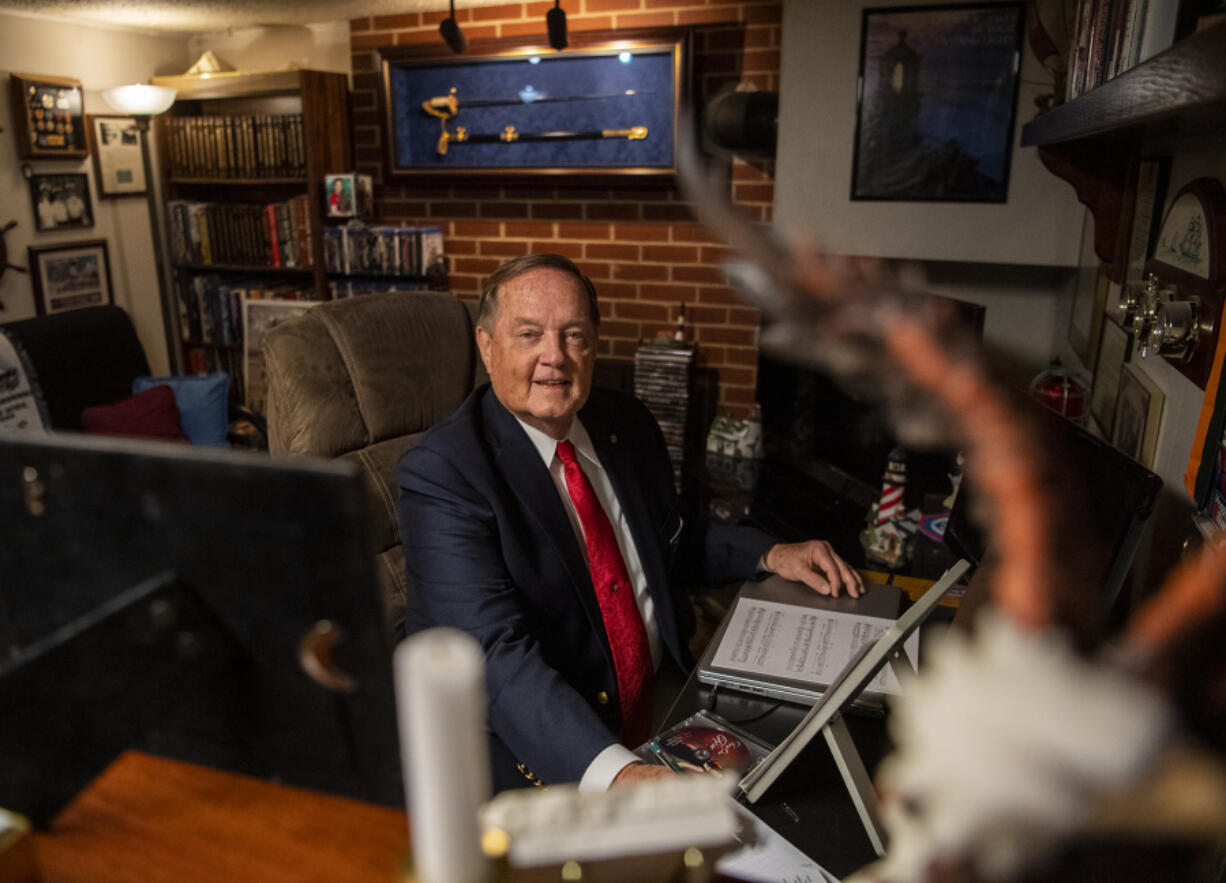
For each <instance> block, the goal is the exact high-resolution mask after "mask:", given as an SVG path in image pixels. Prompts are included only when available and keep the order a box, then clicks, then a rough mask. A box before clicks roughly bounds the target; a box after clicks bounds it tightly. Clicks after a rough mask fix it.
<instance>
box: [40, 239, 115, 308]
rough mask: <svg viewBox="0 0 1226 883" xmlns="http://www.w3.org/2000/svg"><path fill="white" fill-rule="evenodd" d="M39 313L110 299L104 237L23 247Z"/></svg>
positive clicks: (94, 305) (99, 302) (108, 301)
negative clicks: (26, 255)
mask: <svg viewBox="0 0 1226 883" xmlns="http://www.w3.org/2000/svg"><path fill="white" fill-rule="evenodd" d="M26 251H27V254H28V257H29V264H30V277H31V278H32V279H33V280H34V307H35V309H36V310H37V312H38V315H40V316H50V315H54V314H55V313H65V312H68V311H69V310H79V309H81V308H82V307H96V306H102V305H105V304H109V303H113V302H114V300H115V297H114V290H113V289H112V288H111V264H110V261H109V260H108V258H107V253H106V240H105V239H91V240H86V241H83V242H66V243H62V244H59V245H31V246H29V248H27V249H26Z"/></svg>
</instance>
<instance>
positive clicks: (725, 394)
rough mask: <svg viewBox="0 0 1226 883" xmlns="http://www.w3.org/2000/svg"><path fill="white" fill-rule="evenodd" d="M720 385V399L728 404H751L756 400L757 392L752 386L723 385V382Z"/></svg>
mask: <svg viewBox="0 0 1226 883" xmlns="http://www.w3.org/2000/svg"><path fill="white" fill-rule="evenodd" d="M720 386H721V390H720V392H721V395H720V401H721V402H726V403H727V404H729V405H752V404H753V403H754V402H756V401H757V400H758V398H757V393H756V391H755V390H754V388H753V387H752V386H723V384H720ZM741 413H742V414H743V413H744V412H741Z"/></svg>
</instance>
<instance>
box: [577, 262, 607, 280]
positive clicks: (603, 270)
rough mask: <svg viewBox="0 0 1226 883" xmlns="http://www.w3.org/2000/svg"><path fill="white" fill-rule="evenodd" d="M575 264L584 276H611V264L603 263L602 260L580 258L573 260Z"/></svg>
mask: <svg viewBox="0 0 1226 883" xmlns="http://www.w3.org/2000/svg"><path fill="white" fill-rule="evenodd" d="M575 266H577V267H578V268H579V272H581V273H582V274H583V275H584V276H587V277H588V278H589V279H612V278H613V276H612V273H611V272H610V271H611V270H612V269H613V265H612V264H607V263H604V262H603V261H583V260H580V261H575Z"/></svg>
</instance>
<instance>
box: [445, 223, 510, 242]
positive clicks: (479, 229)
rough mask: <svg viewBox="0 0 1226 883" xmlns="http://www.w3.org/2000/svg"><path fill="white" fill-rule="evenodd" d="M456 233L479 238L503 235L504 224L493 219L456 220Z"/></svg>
mask: <svg viewBox="0 0 1226 883" xmlns="http://www.w3.org/2000/svg"><path fill="white" fill-rule="evenodd" d="M455 235H456V236H475V237H477V238H486V237H490V236H501V235H502V225H501V224H498V223H494V222H492V221H456V224H455Z"/></svg>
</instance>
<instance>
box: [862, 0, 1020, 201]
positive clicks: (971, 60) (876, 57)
mask: <svg viewBox="0 0 1226 883" xmlns="http://www.w3.org/2000/svg"><path fill="white" fill-rule="evenodd" d="M1024 25H1025V10H1024V8H1023V4H1021V3H980V4H969V5H967V4H959V5H955V4H942V5H932V6H897V7H881V8H872V9H865V10H863V13H862V17H861V28H860V67H859V76H858V79H857V86H856V88H857V102H856V136H855V152H854V156H853V160H852V174H851V199H852V200H878V201H882V200H888V201H896V202H1005V201H1006V200H1007V198H1008V193H1009V170H1010V165H1011V162H1012V154H1013V127H1014V122H1015V118H1016V115H1017V95H1018V85H1019V82H1020V74H1021V58H1022V54H1021V53H1022V37H1023V34H1024V32H1025V26H1024Z"/></svg>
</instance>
